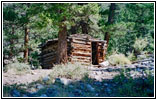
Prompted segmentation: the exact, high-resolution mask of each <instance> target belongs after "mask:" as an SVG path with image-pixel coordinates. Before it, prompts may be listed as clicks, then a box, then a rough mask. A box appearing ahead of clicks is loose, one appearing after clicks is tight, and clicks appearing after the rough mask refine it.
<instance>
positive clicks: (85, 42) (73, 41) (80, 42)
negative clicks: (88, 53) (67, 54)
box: [72, 39, 91, 45]
mask: <svg viewBox="0 0 157 100" xmlns="http://www.w3.org/2000/svg"><path fill="white" fill-rule="evenodd" d="M72 43H77V44H89V45H90V44H91V42H89V41H79V40H75V39H74V40H72Z"/></svg>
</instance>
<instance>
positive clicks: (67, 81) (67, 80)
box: [60, 78, 72, 85]
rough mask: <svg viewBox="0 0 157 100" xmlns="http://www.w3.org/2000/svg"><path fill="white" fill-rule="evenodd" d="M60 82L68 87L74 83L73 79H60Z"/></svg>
mask: <svg viewBox="0 0 157 100" xmlns="http://www.w3.org/2000/svg"><path fill="white" fill-rule="evenodd" d="M60 81H61V83H62V84H64V85H68V84H70V83H71V82H72V80H71V79H66V78H60Z"/></svg>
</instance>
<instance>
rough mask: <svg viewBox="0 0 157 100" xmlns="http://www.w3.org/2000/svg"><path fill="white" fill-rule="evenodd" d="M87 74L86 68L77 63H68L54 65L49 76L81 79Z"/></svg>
mask: <svg viewBox="0 0 157 100" xmlns="http://www.w3.org/2000/svg"><path fill="white" fill-rule="evenodd" d="M87 74H88V69H87V68H86V67H84V66H81V64H79V63H75V64H72V63H68V64H65V65H64V64H61V65H56V66H55V67H53V68H52V72H51V73H50V77H51V78H53V79H54V78H57V77H65V78H70V79H81V78H83V77H84V76H86V75H87Z"/></svg>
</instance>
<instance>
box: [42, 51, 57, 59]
mask: <svg viewBox="0 0 157 100" xmlns="http://www.w3.org/2000/svg"><path fill="white" fill-rule="evenodd" d="M56 54H57V52H51V53H46V54H42V56H41V57H42V58H44V57H49V56H52V55H56Z"/></svg>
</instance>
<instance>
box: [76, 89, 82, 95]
mask: <svg viewBox="0 0 157 100" xmlns="http://www.w3.org/2000/svg"><path fill="white" fill-rule="evenodd" d="M74 95H75V96H81V95H82V91H81V90H79V89H75V90H74Z"/></svg>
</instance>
